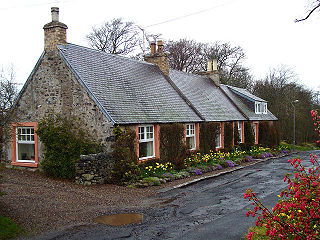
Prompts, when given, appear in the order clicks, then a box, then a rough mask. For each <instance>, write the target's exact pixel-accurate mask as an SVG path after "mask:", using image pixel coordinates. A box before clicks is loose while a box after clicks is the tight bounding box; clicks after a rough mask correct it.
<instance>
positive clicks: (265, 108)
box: [263, 103, 268, 114]
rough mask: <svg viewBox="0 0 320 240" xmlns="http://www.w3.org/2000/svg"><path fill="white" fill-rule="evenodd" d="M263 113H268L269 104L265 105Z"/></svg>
mask: <svg viewBox="0 0 320 240" xmlns="http://www.w3.org/2000/svg"><path fill="white" fill-rule="evenodd" d="M263 113H264V114H267V113H268V108H267V103H263Z"/></svg>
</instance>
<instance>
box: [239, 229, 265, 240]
mask: <svg viewBox="0 0 320 240" xmlns="http://www.w3.org/2000/svg"><path fill="white" fill-rule="evenodd" d="M266 231H267V229H266V227H260V226H254V227H251V228H249V230H248V233H249V232H253V235H252V238H251V239H252V240H266V239H270V238H269V237H268V236H266ZM245 239H247V235H246V236H245Z"/></svg>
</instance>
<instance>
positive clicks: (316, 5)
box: [295, 0, 320, 22]
mask: <svg viewBox="0 0 320 240" xmlns="http://www.w3.org/2000/svg"><path fill="white" fill-rule="evenodd" d="M317 9H320V0H315V1H313V2H312V3H311V9H310V10H309V11H308V14H307V16H306V17H304V18H301V19H296V20H295V22H301V21H304V20H306V19H308V18H309V17H310V16H311V14H312V13H313V12H314V11H316V10H317Z"/></svg>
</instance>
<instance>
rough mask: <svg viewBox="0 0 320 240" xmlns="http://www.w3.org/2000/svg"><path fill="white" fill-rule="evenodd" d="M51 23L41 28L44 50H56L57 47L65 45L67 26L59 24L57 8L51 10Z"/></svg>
mask: <svg viewBox="0 0 320 240" xmlns="http://www.w3.org/2000/svg"><path fill="white" fill-rule="evenodd" d="M51 17H52V21H51V22H50V23H47V24H46V25H44V26H43V29H44V50H45V51H46V52H48V51H52V50H56V49H57V45H60V44H66V43H67V28H68V27H67V25H65V24H64V23H61V22H59V8H57V7H52V8H51Z"/></svg>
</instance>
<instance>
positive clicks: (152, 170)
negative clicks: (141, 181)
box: [141, 162, 174, 177]
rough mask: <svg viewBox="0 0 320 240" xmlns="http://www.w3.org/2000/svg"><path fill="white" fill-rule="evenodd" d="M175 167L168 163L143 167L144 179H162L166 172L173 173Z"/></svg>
mask: <svg viewBox="0 0 320 240" xmlns="http://www.w3.org/2000/svg"><path fill="white" fill-rule="evenodd" d="M173 168H174V166H173V164H172V163H170V162H167V163H165V164H162V163H158V162H157V163H156V164H155V165H147V166H146V165H145V166H144V167H141V172H142V176H143V177H161V176H162V175H163V174H164V173H166V172H171V171H172V170H173Z"/></svg>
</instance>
